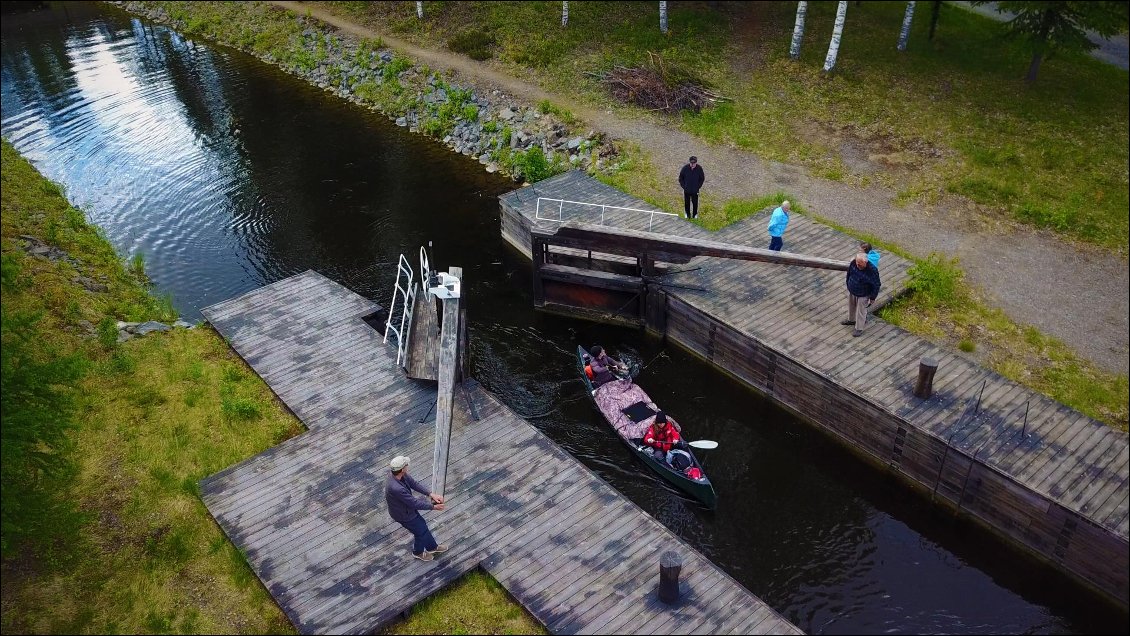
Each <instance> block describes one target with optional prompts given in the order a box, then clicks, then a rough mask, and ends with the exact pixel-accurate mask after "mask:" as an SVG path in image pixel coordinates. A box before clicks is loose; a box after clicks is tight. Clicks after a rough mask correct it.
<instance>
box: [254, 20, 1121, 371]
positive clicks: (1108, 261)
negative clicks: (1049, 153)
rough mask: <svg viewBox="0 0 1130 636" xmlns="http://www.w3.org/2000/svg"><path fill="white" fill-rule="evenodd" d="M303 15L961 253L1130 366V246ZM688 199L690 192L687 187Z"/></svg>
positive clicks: (990, 287) (670, 154)
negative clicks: (836, 177) (997, 213)
mask: <svg viewBox="0 0 1130 636" xmlns="http://www.w3.org/2000/svg"><path fill="white" fill-rule="evenodd" d="M275 4H278V5H281V6H285V7H287V8H289V9H291V10H294V11H296V12H298V13H304V12H306V11H309V12H310V14H311V15H312V16H313V17H316V18H318V19H320V20H322V21H324V22H326V23H327V24H330V25H333V26H334V27H337V28H338V29H341V30H342V31H345V32H349V33H352V34H354V35H357V36H362V37H377V36H379V37H381V38H382V39H383V40H384V42H385V43H386V44H387V45H388V46H391V47H393V48H395V49H397V50H400V51H403V52H404V53H406V54H408V55H411V56H412V57H414V58H416V59H418V60H419V61H421V62H423V63H426V64H428V65H429V66H431V67H432V68H436V69H452V70H454V71H455V72H456V73H458V74H460V75H462V76H463V77H465V78H466V79H467V80H468V81H471V82H472V83H475V84H476V85H477V86H482V87H484V88H497V89H499V90H502V91H505V92H507V93H509V94H511V95H513V96H515V97H517V98H519V99H521V100H523V101H526V102H528V103H537V102H539V101H541V100H543V99H548V100H550V101H552V102H553V103H555V104H558V105H560V106H563V107H565V108H568V109H569V110H571V111H572V112H573V113H574V114H576V115H577V116H578V117H580V118H581V119H583V120H584V121H585V122H587V123H588V124H589V125H590V126H591V127H592V128H593V129H594V130H598V131H602V132H605V133H607V134H609V135H611V136H612V137H614V138H619V139H629V140H632V141H634V142H636V143H638V144H639V146H640V148H641V149H642V150H643V151H644V152H645V153H646V154H647V155H648V158H649V159H650V161H651V162H652V163H653V164H654V165H655V166H657V167H658V168H659V169H661V170H662V169H664V168H669V172H670V173H671V180H670V187H671V192H670V193H668V194H669V195H675V194H677V193H678V184H677V183H676V176H677V174H678V171H679V168H680V167H681V166H682V165H683V163H685V162H686V159H687V157H688V156H689V155H691V154H694V155H697V156H698V158H699V162H700V163H701V164H702V166H703V167H704V168H705V170H706V174H707V183H706V186H705V188H704V190H703V192H704V195H706V194H707V193H709V195H710V196H711V197H712V198H713V199H714V200H715V201H725V200H726V199H729V198H731V197H756V196H760V195H763V194H765V193H771V192H776V191H778V190H783V191H787V192H790V193H793V194H794V195H795V196H796V197H797V198H798V199H799V200H800V201H801V202H802V203H803V204H804V206H805V208H806V209H807V210H809V211H810V212H811V213H812V214H815V215H817V216H820V217H823V218H826V219H829V220H831V221H833V222H835V223H838V224H840V225H843V226H845V227H848V228H851V229H853V230H856V231H858V232H862V233H867V234H870V235H873V236H877V237H882V238H883V239H884V240H886V241H889V242H891V243H894V244H897V245H899V246H901V247H903V248H904V249H906V250H908V251H910V252H911V253H912V254H915V255H918V256H926V255H929V254H930V253H932V252H938V253H941V254H945V255H947V256H948V257H957V258H958V259H959V261H960V265H961V267H962V269H963V270H964V271H965V272H966V276H967V280H968V281H969V282H970V283H972V284H973V285H975V286H976V287H978V288H979V289H980V290H981V292H982V293H983V294H984V295H985V296H986V297H987V298H988V300H989V302H990V303H993V304H994V305H995V306H998V307H1000V308H1001V309H1002V310H1003V311H1004V312H1005V313H1007V314H1008V315H1009V316H1010V317H1011V318H1012V319H1013V320H1015V321H1017V322H1019V323H1021V324H1027V325H1032V326H1034V327H1036V328H1037V329H1039V330H1040V331H1041V332H1043V333H1045V334H1048V335H1051V336H1054V337H1056V338H1058V339H1060V340H1062V341H1064V342H1065V343H1067V344H1068V346H1070V347H1072V348H1073V349H1074V350H1075V351H1076V352H1078V354H1079V355H1081V356H1082V357H1084V358H1086V359H1088V360H1091V361H1092V362H1094V363H1095V364H1097V365H1098V366H1100V367H1102V368H1104V369H1107V370H1109V371H1113V372H1117V373H1123V374H1125V373H1127V372H1128V369H1130V360H1128V352H1130V268H1128V266H1127V261H1126V260H1125V258H1124V257H1123V256H1120V255H1117V254H1113V253H1111V252H1109V251H1106V250H1103V249H1100V248H1096V247H1091V246H1087V245H1078V244H1074V243H1069V242H1066V241H1064V240H1063V239H1061V238H1057V237H1056V236H1055V235H1053V234H1051V233H1050V232H1043V231H1039V230H1035V229H1032V228H1030V227H1027V226H1023V225H1018V224H1016V223H1012V222H1009V221H1007V220H1003V219H993V218H986V217H984V216H983V215H982V214H981V213H980V212H978V211H977V209H976V206H974V205H972V204H971V203H969V202H968V201H966V200H964V199H961V198H958V197H950V198H948V199H946V200H944V201H943V202H942V203H940V204H938V205H934V206H930V207H929V208H928V207H926V206H923V205H918V204H909V205H906V206H899V205H896V204H895V203H894V199H895V194H896V193H895V192H893V191H892V190H889V189H886V188H883V187H879V186H874V187H868V188H859V187H855V186H850V185H846V184H843V183H840V182H837V181H829V180H826V179H821V178H818V177H815V176H812V175H811V174H809V173H808V171H807V170H806V169H804V168H801V167H798V166H792V165H787V164H782V163H777V162H771V161H765V160H763V159H761V158H759V157H758V156H756V155H754V154H752V153H749V152H746V151H743V150H739V149H736V148H730V147H726V146H719V145H711V144H708V143H706V142H704V141H702V140H701V139H697V138H694V137H692V136H691V135H689V134H687V133H684V132H681V131H678V130H676V129H674V128H672V127H668V126H665V125H663V124H659V123H654V122H649V121H643V120H638V119H630V118H626V117H623V116H619V115H616V114H613V113H612V112H611V111H600V110H594V109H592V108H590V107H587V106H583V105H581V104H578V103H575V102H574V101H573V100H571V99H570V98H568V97H566V96H564V95H558V94H551V93H549V92H547V91H545V90H543V89H541V88H539V87H538V86H536V85H534V84H531V83H529V82H525V81H523V80H519V79H516V78H514V77H511V76H509V75H507V74H505V73H501V72H499V71H498V70H496V69H493V68H491V67H489V66H488V65H487V64H484V63H480V62H476V61H474V60H471V59H469V58H467V57H464V56H461V55H457V54H454V53H451V52H449V51H439V50H431V49H425V48H421V47H419V46H416V45H414V44H412V43H410V42H407V41H404V40H401V39H399V38H396V37H393V36H390V35H388V34H386V33H379V32H377V31H374V30H372V29H369V28H366V27H362V26H359V25H357V24H354V23H352V22H349V21H347V20H344V19H341V18H338V17H336V16H333V15H332V14H329V13H327V12H325V11H323V10H321V9H319V8H316V7H311V6H307V5H304V4H302V3H299V2H276V3H275ZM680 198H681V197H680Z"/></svg>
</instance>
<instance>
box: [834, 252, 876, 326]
mask: <svg viewBox="0 0 1130 636" xmlns="http://www.w3.org/2000/svg"><path fill="white" fill-rule="evenodd" d="M882 286H883V285H882V283H881V282H880V281H879V269H878V268H877V267H875V266H874V265H872V264H871V263H870V262H869V261H868V260H867V255H866V254H864V253H863V252H860V253H858V254H856V255H855V258H853V259H852V261H851V262H850V263H848V270H847V292H848V318H847V320H845V321H843V322H841V323H840V324H841V325H855V330H854V331H852V332H851V335H853V336H855V337H857V338H858V337H859V336H862V335H863V330H864V328H866V327H867V308H868V307H870V306H871V303H874V302H875V298H876V297H877V296H878V295H879V288H880V287H882Z"/></svg>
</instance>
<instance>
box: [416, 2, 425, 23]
mask: <svg viewBox="0 0 1130 636" xmlns="http://www.w3.org/2000/svg"><path fill="white" fill-rule="evenodd" d="M416 17H417V18H419V19H421V20H423V19H424V3H423V2H417V3H416Z"/></svg>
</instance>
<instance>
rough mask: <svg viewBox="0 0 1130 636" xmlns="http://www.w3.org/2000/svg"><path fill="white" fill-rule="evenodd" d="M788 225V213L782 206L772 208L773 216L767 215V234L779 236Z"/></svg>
mask: <svg viewBox="0 0 1130 636" xmlns="http://www.w3.org/2000/svg"><path fill="white" fill-rule="evenodd" d="M788 226H789V213H788V212H786V211H785V210H784V208H782V207H780V206H778V207H777V209H776V210H773V216H771V217H769V236H781V235H783V234H784V233H785V228H786V227H788Z"/></svg>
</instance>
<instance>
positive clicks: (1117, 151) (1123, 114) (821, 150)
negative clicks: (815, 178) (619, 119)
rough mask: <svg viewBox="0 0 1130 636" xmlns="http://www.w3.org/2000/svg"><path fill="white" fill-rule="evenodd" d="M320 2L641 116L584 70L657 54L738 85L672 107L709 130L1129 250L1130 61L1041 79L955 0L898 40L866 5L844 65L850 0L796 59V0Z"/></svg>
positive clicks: (792, 158)
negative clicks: (715, 96)
mask: <svg viewBox="0 0 1130 636" xmlns="http://www.w3.org/2000/svg"><path fill="white" fill-rule="evenodd" d="M322 4H324V5H327V6H329V7H330V8H342V6H343V5H348V7H346V8H347V12H348V13H349V15H350V16H351V17H352V18H354V19H357V20H358V21H361V22H364V23H368V24H371V25H374V26H375V27H377V28H378V29H388V30H391V31H394V32H396V33H398V34H400V35H402V36H405V37H408V38H409V39H413V40H415V41H417V42H419V43H421V44H424V45H428V46H433V47H439V46H441V45H442V44H443V43H444V42H446V41H447V39H448V38H450V37H453V36H454V35H456V34H459V33H462V32H466V31H469V30H474V29H483V30H489V32H490V34H491V36H492V37H493V38H494V40H495V42H496V44H495V59H496V63H497V64H499V65H501V66H502V67H504V68H505V69H507V70H508V71H510V72H511V73H512V74H514V75H516V76H518V77H523V78H528V79H533V80H535V81H537V82H539V83H541V84H542V85H543V86H545V87H546V88H549V89H551V90H555V91H557V92H560V93H561V94H565V95H570V96H572V97H574V98H576V99H579V100H581V101H582V102H584V103H587V104H589V105H591V106H593V107H598V108H608V107H610V106H611V107H613V108H615V109H617V110H619V111H620V112H623V113H628V114H633V113H634V114H638V115H644V113H643V111H641V110H639V109H634V108H632V107H627V106H622V105H614V104H611V103H610V101H609V100H610V98H609V96H608V94H607V93H606V92H605V91H604V89H603V88H602V87H601V86H600V84H599V83H598V82H597V80H595V79H594V78H593V77H591V76H589V75H587V74H586V73H587V72H592V71H600V70H602V69H607V68H609V67H610V66H612V65H615V64H621V65H628V66H632V65H639V64H642V63H644V62H645V61H646V60H647V59H648V52H655V53H658V54H661V55H662V56H663V59H664V60H666V61H667V62H668V63H669V64H671V65H673V66H679V67H684V68H690V69H695V70H696V71H697V74H699V75H701V76H702V79H704V80H705V81H707V82H708V83H710V84H711V85H712V86H714V87H715V89H716V90H717V91H718V92H720V93H722V94H724V95H726V96H728V97H730V98H732V99H733V102H732V103H726V104H721V105H719V106H718V107H716V108H712V109H707V110H704V111H703V112H701V113H699V114H689V113H687V114H684V115H683V116H682V117H679V118H675V119H672V120H670V121H671V123H672V124H673V125H676V126H680V127H682V128H683V129H685V130H687V131H689V132H691V133H693V134H695V135H696V136H698V137H700V138H701V139H703V140H706V141H710V142H714V143H723V144H733V145H735V146H738V147H740V148H745V149H749V150H751V151H754V152H756V153H758V154H759V155H761V156H762V157H764V158H766V159H770V160H774V161H782V162H786V163H795V164H801V165H805V166H807V167H809V168H811V169H812V170H813V172H814V173H815V174H818V175H820V176H823V177H824V178H827V179H832V180H838V181H845V182H848V183H856V184H867V183H872V182H876V181H877V182H879V183H882V184H883V185H887V186H889V187H892V188H893V189H895V190H896V191H897V192H898V193H899V201H900V202H901V203H906V202H909V201H913V200H918V201H923V202H926V203H933V202H935V201H937V200H938V198H939V197H940V196H942V195H943V194H944V193H947V192H949V193H953V194H959V195H961V196H965V197H968V198H970V199H972V200H974V201H976V202H978V203H980V204H983V205H984V206H986V207H987V208H988V210H987V211H988V212H989V213H991V214H1000V213H1004V214H1008V215H1010V216H1012V217H1013V218H1015V219H1018V220H1020V221H1022V222H1025V223H1029V224H1032V225H1035V226H1037V227H1046V228H1049V229H1051V230H1053V231H1056V232H1060V233H1062V234H1064V235H1067V236H1070V237H1073V238H1076V239H1081V240H1083V241H1087V242H1091V243H1095V244H1098V245H1102V246H1106V247H1110V248H1114V249H1116V250H1120V251H1122V252H1125V250H1126V249H1127V245H1128V242H1130V214H1128V210H1130V196H1128V191H1130V186H1128V181H1127V171H1128V170H1127V156H1128V154H1130V143H1128V138H1130V124H1128V122H1130V118H1128V116H1127V112H1128V110H1130V97H1128V96H1130V81H1128V75H1127V73H1126V72H1125V71H1122V70H1119V69H1116V68H1114V67H1111V66H1108V65H1105V64H1102V63H1100V62H1098V61H1095V60H1092V59H1091V58H1089V57H1086V56H1081V55H1080V56H1072V55H1065V56H1062V57H1059V58H1057V59H1054V60H1049V61H1048V63H1046V64H1045V65H1044V67H1043V68H1042V70H1041V78H1040V80H1039V81H1038V82H1037V83H1036V84H1035V85H1033V86H1029V85H1027V84H1026V83H1025V82H1024V81H1023V76H1024V72H1025V71H1026V69H1027V63H1028V56H1027V54H1026V53H1025V51H1024V50H1023V49H1022V48H1021V47H1020V46H1019V45H1018V44H1017V43H1014V42H1011V41H1005V40H1002V39H1001V38H1000V32H1001V31H1000V26H999V25H998V24H997V23H995V22H993V21H991V20H989V19H987V18H984V17H982V16H977V15H975V14H972V13H970V12H967V11H963V10H961V9H959V8H957V7H953V6H950V5H944V6H943V7H942V13H941V18H940V22H939V28H938V33H937V35H936V37H935V39H934V41H933V42H929V41H927V39H926V31H927V28H928V22H929V20H928V17H929V16H928V10H924V9H920V10H919V11H918V15H917V16H916V19H915V22H914V26H913V29H912V31H911V36H910V47H909V50H908V51H906V52H905V53H899V52H898V51H896V50H895V46H894V41H895V39H896V34H897V32H898V27H899V24H900V23H901V18H902V14H903V10H904V8H905V3H893V2H871V3H864V4H863V5H861V6H857V5H855V4H852V5H851V6H850V7H849V9H848V16H847V27H846V29H845V32H844V40H843V44H842V48H841V50H840V56H839V61H838V63H837V67H836V71H835V73H834V74H833V75H831V76H830V77H829V76H825V74H823V73H822V72H821V71H820V68H821V65H822V62H823V59H824V54H825V52H826V47H827V41H828V38H829V35H830V30H831V25H832V22H833V14H834V12H835V5H836V3H835V2H814V3H810V4H809V17H808V21H807V24H808V28H807V32H806V34H805V40H804V46H803V47H802V50H801V59H800V60H799V62H793V61H791V60H789V59H788V55H787V49H788V42H789V38H790V35H791V32H792V26H793V18H794V12H795V10H796V3H794V2H758V3H719V6H720V8H718V9H712V8H710V3H687V4H685V5H683V4H682V3H677V4H676V5H673V6H672V8H671V12H670V25H671V27H670V34H669V35H667V36H663V35H661V34H660V33H659V29H658V26H657V21H658V20H657V14H656V10H655V6H654V3H613V2H583V3H576V4H575V5H571V6H570V12H569V26H568V28H566V29H562V28H561V26H560V10H561V7H560V4H558V3H556V2H489V3H487V2H445V3H434V4H432V3H430V4H429V6H428V14H427V17H426V18H425V20H423V21H419V20H416V19H415V18H414V16H413V17H412V19H406V17H405V16H406V14H407V13H410V12H408V11H407V9H405V8H404V7H402V6H399V3H371V4H368V5H364V6H361V5H358V4H357V3H340V2H329V3H322ZM531 33H537V34H539V35H538V37H530V34H531ZM844 144H852V145H855V146H858V147H860V148H862V149H863V152H864V154H865V156H866V158H867V160H868V162H869V163H870V164H872V166H873V167H875V168H877V169H878V170H879V172H878V173H877V174H875V175H865V174H863V173H855V172H853V171H852V169H851V164H850V162H846V161H845V160H844V159H843V157H842V156H841V152H842V147H843V145H844Z"/></svg>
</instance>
